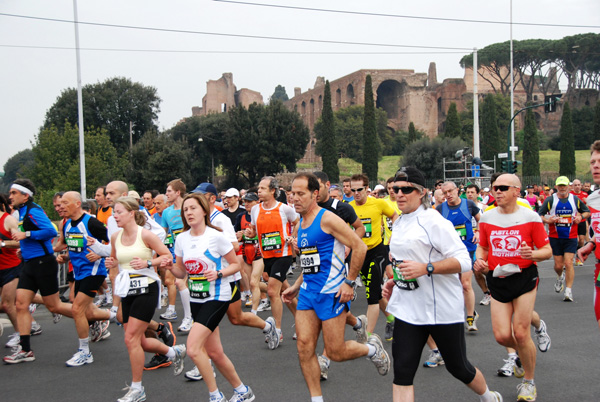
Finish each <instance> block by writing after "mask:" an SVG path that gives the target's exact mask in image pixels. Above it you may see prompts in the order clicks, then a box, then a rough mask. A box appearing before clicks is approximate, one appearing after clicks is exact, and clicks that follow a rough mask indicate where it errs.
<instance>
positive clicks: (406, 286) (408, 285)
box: [392, 259, 419, 290]
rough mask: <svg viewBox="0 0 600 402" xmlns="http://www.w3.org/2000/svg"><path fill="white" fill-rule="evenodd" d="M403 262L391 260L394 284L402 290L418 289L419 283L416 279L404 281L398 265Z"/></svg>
mask: <svg viewBox="0 0 600 402" xmlns="http://www.w3.org/2000/svg"><path fill="white" fill-rule="evenodd" d="M402 262H403V260H396V259H392V270H393V271H394V283H395V284H396V286H398V288H400V289H402V290H415V289H417V288H418V287H419V282H417V280H416V279H404V276H403V275H402V272H400V264H402Z"/></svg>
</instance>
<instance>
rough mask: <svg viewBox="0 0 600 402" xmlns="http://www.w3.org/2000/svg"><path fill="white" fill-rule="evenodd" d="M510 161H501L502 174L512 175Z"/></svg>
mask: <svg viewBox="0 0 600 402" xmlns="http://www.w3.org/2000/svg"><path fill="white" fill-rule="evenodd" d="M511 162H512V161H511V160H510V159H507V160H505V161H502V171H503V172H504V173H512V167H513V165H512V163H511Z"/></svg>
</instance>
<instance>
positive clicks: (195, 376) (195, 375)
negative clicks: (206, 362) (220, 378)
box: [185, 362, 217, 381]
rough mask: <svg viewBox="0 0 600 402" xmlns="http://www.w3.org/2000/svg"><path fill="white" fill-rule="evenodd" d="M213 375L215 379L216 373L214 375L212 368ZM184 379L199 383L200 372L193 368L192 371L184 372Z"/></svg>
mask: <svg viewBox="0 0 600 402" xmlns="http://www.w3.org/2000/svg"><path fill="white" fill-rule="evenodd" d="M210 366H211V367H212V362H211V365H210ZM213 375H214V376H215V377H216V376H217V373H215V369H214V367H213ZM185 378H187V379H188V380H192V381H200V380H202V374H200V370H198V367H197V366H194V368H193V369H191V370H190V371H186V372H185Z"/></svg>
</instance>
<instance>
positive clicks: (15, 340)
mask: <svg viewBox="0 0 600 402" xmlns="http://www.w3.org/2000/svg"><path fill="white" fill-rule="evenodd" d="M20 342H21V335H19V333H18V332H15V333H13V334H12V335H9V336H8V342H6V345H4V347H6V348H10V349H13V348H16V347H17V346H19V344H20Z"/></svg>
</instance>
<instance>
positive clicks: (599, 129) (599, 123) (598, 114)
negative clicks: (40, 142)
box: [5, 100, 600, 169]
mask: <svg viewBox="0 0 600 402" xmlns="http://www.w3.org/2000/svg"><path fill="white" fill-rule="evenodd" d="M596 140H600V100H598V102H596V106H595V107H594V132H593V134H592V142H594V141H596ZM5 169H6V168H5Z"/></svg>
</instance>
